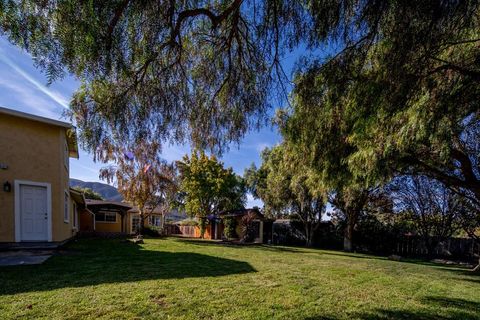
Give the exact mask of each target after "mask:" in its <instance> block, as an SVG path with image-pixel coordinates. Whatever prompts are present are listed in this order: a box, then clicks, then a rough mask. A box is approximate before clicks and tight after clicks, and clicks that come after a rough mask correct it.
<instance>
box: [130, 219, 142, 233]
mask: <svg viewBox="0 0 480 320" xmlns="http://www.w3.org/2000/svg"><path fill="white" fill-rule="evenodd" d="M138 231H140V216H132V233H138Z"/></svg>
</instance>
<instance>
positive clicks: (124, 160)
mask: <svg viewBox="0 0 480 320" xmlns="http://www.w3.org/2000/svg"><path fill="white" fill-rule="evenodd" d="M110 152H111V153H112V155H111V156H109V157H108V158H105V159H111V158H112V156H113V157H114V159H115V162H116V164H115V165H108V166H106V167H104V168H102V169H101V170H100V178H102V179H105V180H107V182H108V183H116V185H117V188H118V191H119V192H120V194H121V195H122V196H123V198H124V199H125V200H126V201H128V202H130V203H132V204H133V205H135V206H136V207H137V208H138V211H139V214H140V230H139V233H140V234H142V233H143V230H144V226H145V221H146V219H148V217H149V216H150V215H151V214H152V213H153V211H154V210H155V209H157V208H161V209H162V210H164V211H166V210H169V209H170V206H172V205H173V203H172V201H173V197H174V196H175V193H176V192H177V185H176V183H175V182H176V177H175V175H176V169H175V167H174V165H173V164H168V163H167V162H166V161H165V160H163V159H162V158H161V157H160V156H159V146H158V145H155V144H147V143H145V142H142V141H139V142H138V143H137V144H133V145H123V146H122V147H119V144H115V146H114V147H112V149H111V150H110Z"/></svg>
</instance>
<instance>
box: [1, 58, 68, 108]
mask: <svg viewBox="0 0 480 320" xmlns="http://www.w3.org/2000/svg"><path fill="white" fill-rule="evenodd" d="M0 61H2V62H3V63H5V64H6V65H8V66H9V67H10V68H12V69H13V70H14V71H15V72H16V73H17V74H18V75H20V76H21V77H22V78H23V79H24V80H26V81H27V82H28V83H30V84H31V85H33V86H34V87H35V88H36V89H38V90H39V91H40V92H42V93H43V94H44V95H46V96H48V97H49V98H50V99H52V100H53V101H55V102H56V103H57V104H59V105H60V106H62V107H63V108H65V109H69V107H68V100H67V99H66V98H65V97H64V96H63V95H61V94H60V93H58V92H56V91H54V90H51V89H50V88H48V87H46V86H45V85H43V84H41V83H40V82H39V81H37V80H36V79H35V78H33V77H32V76H31V75H30V74H29V73H27V72H26V71H25V70H23V69H22V68H21V67H19V66H18V65H17V64H16V63H15V62H13V61H12V60H10V59H9V58H8V57H7V56H6V55H5V52H4V51H0Z"/></svg>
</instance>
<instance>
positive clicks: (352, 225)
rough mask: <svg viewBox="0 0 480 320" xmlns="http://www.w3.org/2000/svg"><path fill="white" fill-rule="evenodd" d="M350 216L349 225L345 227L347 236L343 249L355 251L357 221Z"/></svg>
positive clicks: (344, 239)
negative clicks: (354, 232) (354, 241)
mask: <svg viewBox="0 0 480 320" xmlns="http://www.w3.org/2000/svg"><path fill="white" fill-rule="evenodd" d="M352 220H353V219H351V218H349V219H348V221H347V227H346V228H345V236H344V238H343V250H344V251H347V252H352V251H353V230H354V228H355V223H356V221H352Z"/></svg>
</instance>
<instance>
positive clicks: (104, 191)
mask: <svg viewBox="0 0 480 320" xmlns="http://www.w3.org/2000/svg"><path fill="white" fill-rule="evenodd" d="M70 187H80V188H90V189H92V190H93V191H95V192H97V193H99V194H100V195H101V196H102V197H103V198H104V199H105V200H111V201H122V200H123V198H122V196H121V195H120V193H119V192H118V190H117V188H115V187H113V186H111V185H109V184H106V183H100V182H85V181H82V180H78V179H70Z"/></svg>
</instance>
